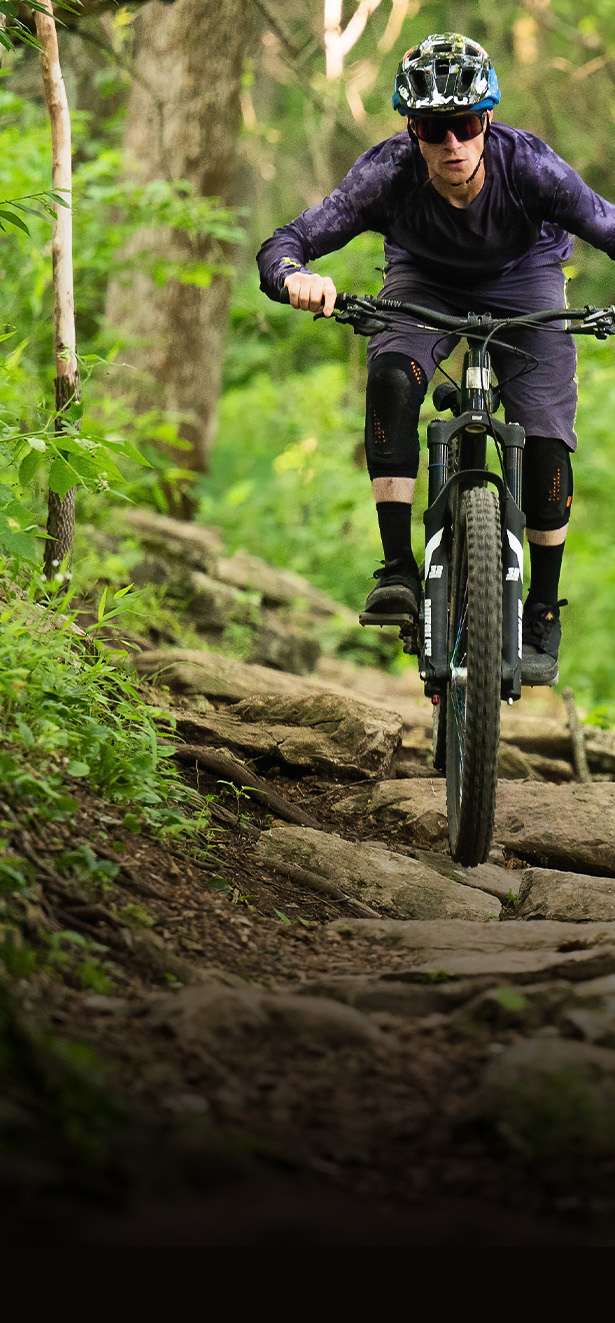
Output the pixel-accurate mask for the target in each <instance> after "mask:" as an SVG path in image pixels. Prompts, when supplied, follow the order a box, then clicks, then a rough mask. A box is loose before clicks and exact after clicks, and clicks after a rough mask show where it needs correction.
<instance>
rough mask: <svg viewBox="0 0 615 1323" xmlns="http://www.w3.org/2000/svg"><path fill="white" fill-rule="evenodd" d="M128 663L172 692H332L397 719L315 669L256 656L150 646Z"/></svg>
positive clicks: (235, 696)
mask: <svg viewBox="0 0 615 1323" xmlns="http://www.w3.org/2000/svg"><path fill="white" fill-rule="evenodd" d="M134 663H135V666H136V669H137V671H138V673H139V675H142V676H144V677H146V678H148V679H151V680H152V681H153V682H154V683H159V684H160V685H161V686H164V687H165V688H167V689H170V690H171V692H172V693H177V694H185V695H188V696H193V697H195V698H202V697H203V698H210V699H213V701H214V702H216V701H219V702H225V703H237V702H239V701H241V700H242V699H247V698H254V697H256V696H260V697H263V696H266V697H270V698H276V697H291V698H298V697H301V696H307V695H309V694H335V695H336V696H337V697H339V698H343V699H347V700H348V701H349V702H350V703H354V704H356V705H357V706H360V707H367V708H368V709H369V710H370V711H373V712H375V711H377V712H379V713H382V712H383V711H384V712H385V713H386V714H387V718H388V717H390V716H391V715H394V717H395V720H396V722H398V723H400V722H401V715H400V714H399V713H397V711H396V710H393V712H391V710H390V709H389V708H388V707H387V706H386V704H384V703H382V704H380V703H378V702H377V701H376V700H374V699H371V698H369V697H367V696H366V697H364V696H363V695H361V694H358V695H357V694H356V693H354V692H353V691H352V690H350V689H347V688H345V687H344V686H343V685H341V684H340V685H337V684H335V683H334V682H333V681H332V680H329V679H320V678H319V677H318V676H315V675H301V676H298V675H294V674H292V673H291V672H290V671H280V670H274V669H271V668H269V667H268V666H260V665H258V663H256V662H242V661H238V660H237V658H236V657H228V656H226V654H224V653H221V652H215V651H214V650H213V649H209V648H152V649H151V650H149V651H147V652H141V653H137V655H136V656H135V658H134ZM391 706H392V707H393V705H391Z"/></svg>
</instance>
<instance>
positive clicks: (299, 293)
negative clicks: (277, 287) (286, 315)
mask: <svg viewBox="0 0 615 1323" xmlns="http://www.w3.org/2000/svg"><path fill="white" fill-rule="evenodd" d="M284 285H285V288H286V289H287V290H288V297H289V299H290V302H291V305H292V307H293V308H301V309H302V310H303V311H304V312H324V315H325V317H330V316H331V314H332V312H333V308H334V305H335V298H336V295H337V290H336V288H335V285H334V284H333V281H332V280H331V278H330V276H315V275H308V274H307V272H305V271H294V272H293V274H292V276H287V277H286V280H285V281H284Z"/></svg>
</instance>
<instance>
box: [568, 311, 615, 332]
mask: <svg viewBox="0 0 615 1323" xmlns="http://www.w3.org/2000/svg"><path fill="white" fill-rule="evenodd" d="M579 331H580V333H581V335H595V337H596V339H597V340H607V339H608V337H609V336H610V335H615V307H614V306H613V305H612V304H611V306H610V307H609V308H588V310H587V316H586V317H585V318H584V320H583V324H582V326H580V327H579V328H578V331H577V334H578V333H579Z"/></svg>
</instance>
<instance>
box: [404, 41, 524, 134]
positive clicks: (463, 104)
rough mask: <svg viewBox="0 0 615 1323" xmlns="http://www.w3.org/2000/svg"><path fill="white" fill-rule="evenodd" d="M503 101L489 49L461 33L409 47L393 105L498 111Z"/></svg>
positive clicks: (407, 109)
mask: <svg viewBox="0 0 615 1323" xmlns="http://www.w3.org/2000/svg"><path fill="white" fill-rule="evenodd" d="M499 100H500V89H499V87H498V80H497V77H496V73H495V69H494V67H493V65H492V63H491V60H490V59H489V56H488V54H487V52H486V50H483V47H482V46H479V44H478V42H477V41H470V39H469V38H468V37H463V36H462V35H461V33H459V32H443V33H439V34H435V35H434V36H432V37H426V38H425V41H422V42H421V44H420V46H413V48H412V50H409V51H406V54H405V55H404V58H403V60H402V62H401V64H400V66H399V68H398V70H397V77H396V79H395V91H394V93H393V107H394V109H395V110H398V111H399V113H400V115H437V114H438V113H439V112H442V113H445V114H449V115H450V114H452V113H454V112H455V111H457V110H476V111H480V110H492V109H493V107H494V106H496V105H497V104H498V101H499Z"/></svg>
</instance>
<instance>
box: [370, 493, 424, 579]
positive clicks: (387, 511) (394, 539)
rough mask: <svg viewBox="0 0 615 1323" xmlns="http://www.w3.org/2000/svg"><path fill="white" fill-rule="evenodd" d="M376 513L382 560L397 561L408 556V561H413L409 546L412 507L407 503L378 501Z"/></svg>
mask: <svg viewBox="0 0 615 1323" xmlns="http://www.w3.org/2000/svg"><path fill="white" fill-rule="evenodd" d="M376 512H377V514H378V524H379V527H380V536H381V538H382V550H383V551H384V559H385V560H387V561H388V560H398V559H399V557H400V556H402V557H404V558H406V557H408V556H409V557H410V561H411V562H412V561H414V556H413V554H412V548H411V546H410V526H411V522H412V506H411V505H410V504H409V503H408V502H407V501H379V502H378V503H377V505H376ZM415 564H416V562H415Z"/></svg>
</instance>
